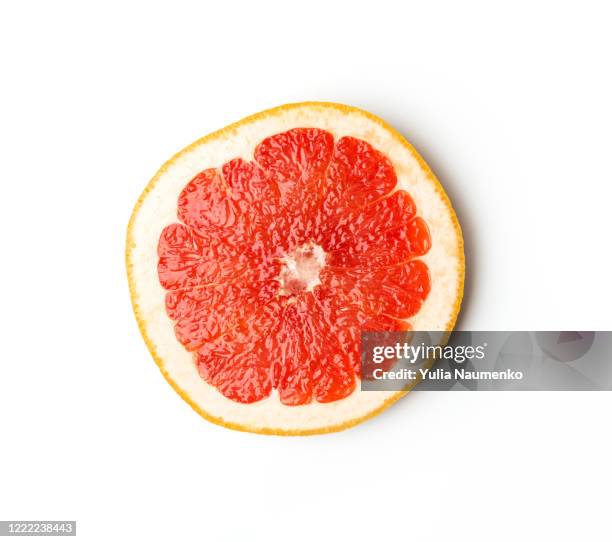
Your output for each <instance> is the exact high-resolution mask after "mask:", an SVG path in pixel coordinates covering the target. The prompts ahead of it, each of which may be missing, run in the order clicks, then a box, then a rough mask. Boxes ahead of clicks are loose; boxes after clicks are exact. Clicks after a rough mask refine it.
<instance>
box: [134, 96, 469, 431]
mask: <svg viewBox="0 0 612 542" xmlns="http://www.w3.org/2000/svg"><path fill="white" fill-rule="evenodd" d="M126 262H127V269H128V278H129V284H130V293H131V297H132V303H133V307H134V311H135V314H136V318H137V321H138V324H139V327H140V330H141V332H142V335H143V337H144V339H145V341H146V343H147V346H148V347H149V350H150V351H151V354H152V355H153V358H154V359H155V361H156V362H157V364H158V365H159V368H160V369H161V371H162V373H163V375H164V376H165V377H166V379H167V380H168V381H169V382H170V384H171V385H172V386H173V387H174V388H175V389H176V390H177V391H178V392H179V394H180V395H181V396H182V397H183V398H184V399H185V400H186V401H187V402H188V403H189V404H190V405H191V406H192V407H193V408H194V409H195V410H196V411H197V412H199V413H200V414H201V415H202V416H204V417H205V418H207V419H209V420H211V421H213V422H215V423H218V424H221V425H224V426H227V427H231V428H234V429H241V430H246V431H254V432H260V433H275V434H312V433H324V432H328V431H334V430H339V429H343V428H346V427H349V426H351V425H354V424H356V423H358V422H360V421H362V420H365V419H367V418H369V417H371V416H373V415H374V414H376V413H378V412H381V411H382V410H383V409H384V408H386V407H387V406H389V405H390V404H392V403H393V402H394V401H395V400H397V399H398V398H399V397H401V396H402V395H403V394H404V393H405V392H396V391H395V392H389V391H376V392H375V391H361V390H360V385H359V379H360V370H361V367H360V365H361V364H360V337H361V332H362V331H364V330H373V331H386V330H406V329H411V328H413V329H421V330H448V331H450V330H451V329H452V328H453V326H454V324H455V321H456V318H457V314H458V311H459V306H460V302H461V297H462V293H463V277H464V257H463V240H462V236H461V230H460V228H459V224H458V222H457V219H456V217H455V213H454V211H453V209H452V207H451V205H450V202H449V200H448V198H447V196H446V194H445V193H444V191H443V189H442V187H441V186H440V184H439V182H438V181H437V180H436V179H435V177H434V176H433V174H432V173H431V171H430V170H429V168H428V167H427V165H426V164H425V162H424V161H423V160H422V159H421V158H420V156H419V155H418V154H417V153H416V151H415V150H414V149H413V147H412V146H411V145H410V144H409V143H408V142H407V141H406V140H405V139H404V138H403V137H402V136H401V135H400V134H399V133H398V132H396V131H395V130H394V129H392V128H391V127H389V126H388V125H387V124H386V123H384V122H383V121H382V120H380V119H378V118H377V117H375V116H373V115H371V114H370V113H367V112H365V111H361V110H359V109H356V108H353V107H348V106H344V105H339V104H331V103H301V104H292V105H286V106H282V107H278V108H276V109H272V110H269V111H264V112H262V113H259V114H257V115H254V116H252V117H249V118H247V119H244V120H243V121H240V122H238V123H236V124H234V125H231V126H229V127H227V128H225V129H223V130H221V131H219V132H215V133H213V134H211V135H209V136H207V137H204V138H203V139H201V140H199V141H196V142H195V143H194V144H192V145H190V146H189V147H187V148H186V149H184V150H182V151H181V152H179V153H178V154H177V155H176V156H174V157H173V158H172V159H171V160H170V161H169V162H167V163H166V164H165V165H164V166H163V167H162V168H161V169H160V171H159V172H158V173H157V175H155V177H154V178H153V179H152V180H151V182H150V183H149V185H148V186H147V187H146V189H145V191H144V192H143V194H142V196H141V197H140V199H139V200H138V202H137V204H136V207H135V209H134V213H133V215H132V218H131V220H130V224H129V227H128V236H127V251H126Z"/></svg>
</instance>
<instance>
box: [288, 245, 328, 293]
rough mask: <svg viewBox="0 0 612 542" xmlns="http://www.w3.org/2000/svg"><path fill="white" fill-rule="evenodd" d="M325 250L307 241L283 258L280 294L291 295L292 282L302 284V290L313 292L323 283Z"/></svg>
mask: <svg viewBox="0 0 612 542" xmlns="http://www.w3.org/2000/svg"><path fill="white" fill-rule="evenodd" d="M325 257H326V254H325V251H324V250H323V249H322V248H321V247H320V246H319V245H317V244H316V243H307V244H305V245H303V246H301V247H298V248H297V249H296V250H295V251H294V252H293V253H291V254H286V255H285V256H284V257H283V258H282V268H281V272H280V275H279V283H280V289H279V294H280V295H291V294H292V288H291V283H292V282H294V281H295V282H298V283H299V284H300V288H299V290H300V291H303V292H312V291H313V290H314V289H315V287H316V286H318V285H319V284H321V278H320V276H319V273H320V272H321V269H323V267H324V266H325Z"/></svg>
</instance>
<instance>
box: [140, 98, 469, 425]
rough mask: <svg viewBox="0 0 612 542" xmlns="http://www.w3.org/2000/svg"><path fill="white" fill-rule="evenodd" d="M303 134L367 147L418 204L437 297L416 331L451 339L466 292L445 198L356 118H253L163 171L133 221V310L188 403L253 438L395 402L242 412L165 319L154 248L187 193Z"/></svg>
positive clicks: (296, 111)
mask: <svg viewBox="0 0 612 542" xmlns="http://www.w3.org/2000/svg"><path fill="white" fill-rule="evenodd" d="M298 127H314V128H321V129H324V130H327V131H329V132H330V133H331V134H332V135H333V136H334V138H335V140H336V141H337V140H338V139H339V138H341V137H343V136H353V137H357V138H360V139H364V140H365V141H367V142H369V143H370V144H371V145H373V146H374V147H375V148H376V149H378V150H379V151H381V152H383V153H384V154H386V156H387V157H388V158H389V159H390V160H391V162H392V164H393V166H394V168H395V172H396V174H397V177H398V186H397V189H402V190H406V191H407V192H408V193H409V194H410V195H411V196H412V198H413V200H414V202H415V204H416V207H417V212H418V214H419V215H420V216H421V217H423V219H424V220H425V222H426V223H427V225H428V226H429V230H430V234H431V238H432V247H431V249H430V251H429V252H428V253H427V254H426V255H425V256H423V257H422V258H421V259H422V260H423V261H424V262H425V263H426V264H427V266H428V268H429V272H430V276H431V291H430V293H429V295H428V297H427V299H426V300H425V302H424V304H423V306H422V308H421V310H420V311H419V313H418V314H417V315H416V316H415V317H414V318H412V319H410V320H409V322H410V323H411V325H412V326H413V328H414V329H421V330H432V331H433V330H446V329H448V328H449V326H452V320H453V319H454V311H455V308H456V303H457V300H458V296H460V290H461V286H462V277H463V264H462V254H461V251H460V249H458V247H461V246H462V243H461V240H460V238H459V233H458V231H457V229H456V228H455V225H454V223H453V217H452V215H451V213H450V211H449V209H448V206H447V204H446V202H445V201H444V198H443V195H442V194H441V193H439V192H438V191H437V190H436V186H435V185H434V183H433V182H432V181H431V178H430V177H429V176H428V173H427V171H425V170H424V169H423V168H422V166H421V164H420V163H419V161H418V159H417V158H416V157H415V156H414V155H413V154H412V153H411V152H410V150H409V149H408V148H407V147H406V146H404V145H403V144H401V142H400V141H399V140H398V139H397V138H396V137H394V136H393V134H392V132H390V131H389V130H387V129H386V128H384V126H382V125H380V124H378V123H377V122H375V121H374V120H372V119H371V118H369V117H368V116H366V115H365V114H363V113H361V112H359V111H342V110H339V109H335V108H331V107H325V106H322V105H314V104H304V105H301V106H297V107H292V108H288V109H285V110H282V111H280V112H277V113H274V114H272V115H268V116H264V117H259V118H256V119H254V120H252V121H250V122H248V123H245V124H242V125H240V126H238V127H236V128H235V129H234V130H232V131H231V132H229V133H228V132H225V133H223V134H222V135H221V136H220V137H217V138H213V139H211V140H209V141H206V142H204V143H202V144H199V145H196V146H194V147H193V148H191V149H190V150H189V151H187V152H184V153H183V154H181V155H180V156H179V157H178V158H177V159H176V160H175V161H174V162H172V163H171V164H169V165H168V166H164V168H163V171H162V172H161V174H160V175H159V177H158V179H157V182H156V183H155V184H154V185H153V186H152V188H151V189H150V191H149V193H148V194H147V196H146V197H145V198H144V200H143V201H142V205H141V207H140V209H139V211H138V212H137V214H136V215H135V217H134V219H133V224H132V237H131V240H132V243H133V244H132V245H131V246H129V247H128V265H131V273H132V288H133V296H134V303H135V308H136V310H137V313H138V314H139V316H140V319H141V321H142V325H143V326H144V329H143V331H144V333H145V334H146V336H147V337H148V339H149V341H150V343H151V344H152V345H154V348H155V354H156V355H157V357H158V358H159V360H161V368H162V370H163V371H165V372H166V373H167V375H168V376H169V377H170V378H171V380H172V381H173V382H174V383H175V385H176V386H177V387H178V388H179V390H180V391H181V392H182V393H183V395H186V396H188V397H189V398H190V400H191V401H192V402H193V403H194V404H195V405H196V406H197V407H199V408H200V409H201V410H202V411H204V412H206V413H208V414H209V415H210V416H212V417H214V418H218V419H220V420H221V421H223V422H224V423H227V424H231V425H236V426H241V427H244V428H249V429H252V430H255V431H257V430H274V431H287V432H291V431H316V430H317V429H321V428H328V427H333V426H338V425H342V424H345V423H347V422H348V421H350V420H354V419H360V418H363V417H365V416H367V415H368V414H369V413H371V412H373V411H376V410H378V409H379V408H380V407H381V406H382V405H383V404H384V403H386V402H387V401H388V400H389V399H391V398H392V397H393V396H396V395H397V393H398V392H383V391H380V392H373V391H367V392H362V391H360V389H359V383H357V386H356V389H355V391H354V392H353V393H352V394H351V395H350V396H349V397H347V398H345V399H343V400H340V401H336V402H333V403H317V402H312V403H310V404H308V405H302V406H286V405H283V404H282V403H281V402H280V401H279V399H278V393H277V392H276V390H274V391H273V393H272V395H271V396H270V397H268V398H266V399H264V400H262V401H259V402H257V403H251V404H241V403H237V402H235V401H232V400H230V399H227V398H226V397H224V396H223V395H222V394H221V393H219V392H218V391H217V389H216V388H215V387H213V386H211V385H209V384H207V383H206V382H205V381H204V380H203V379H202V378H201V377H200V376H199V374H198V371H197V369H196V366H195V364H194V362H193V355H192V353H189V352H187V351H186V350H185V348H184V347H183V346H182V345H181V344H180V343H179V342H178V340H177V339H176V336H175V334H174V323H173V322H172V320H170V318H168V316H167V315H166V311H165V305H164V296H165V294H166V291H165V290H164V289H163V288H162V287H161V285H160V283H159V278H158V275H157V260H158V256H157V244H158V240H159V235H160V233H161V231H162V229H163V228H164V227H165V226H167V225H169V224H172V223H175V222H178V219H177V216H176V214H177V200H178V196H179V194H180V192H181V190H182V189H183V188H184V187H185V185H186V184H187V183H188V182H189V181H190V180H191V179H192V178H193V177H194V176H195V175H196V174H197V173H199V172H200V171H202V170H204V169H207V168H210V167H220V166H222V165H223V164H224V163H225V162H227V161H228V160H231V159H234V158H238V157H240V158H243V159H245V160H252V158H253V151H254V149H255V147H256V146H257V144H258V143H259V142H261V140H263V139H264V138H266V137H269V136H271V135H274V134H277V133H280V132H284V131H286V130H289V129H291V128H298ZM317 278H318V276H317ZM311 279H312V281H313V282H315V281H316V278H314V277H310V278H308V280H311ZM311 286H312V287H314V286H315V284H312V285H311Z"/></svg>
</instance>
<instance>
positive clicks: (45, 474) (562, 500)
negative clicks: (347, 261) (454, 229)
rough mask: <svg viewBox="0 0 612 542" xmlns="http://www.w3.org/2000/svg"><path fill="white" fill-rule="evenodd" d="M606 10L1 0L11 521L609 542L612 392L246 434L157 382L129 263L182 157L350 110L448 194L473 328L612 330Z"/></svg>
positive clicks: (298, 535) (534, 397) (249, 534)
mask: <svg viewBox="0 0 612 542" xmlns="http://www.w3.org/2000/svg"><path fill="white" fill-rule="evenodd" d="M605 5H606V4H605V3H604V2H602V3H600V4H594V3H589V2H574V3H563V2H554V3H553V2H551V3H550V4H544V3H538V2H535V3H534V2H530V3H528V4H524V5H520V3H517V2H511V3H507V7H505V8H504V7H502V6H501V5H500V4H498V3H495V2H481V3H472V2H446V3H439V2H418V3H415V2H412V3H409V2H401V3H400V2H397V3H391V2H384V1H381V0H377V1H375V2H367V3H362V2H356V1H353V2H350V3H346V4H342V3H340V2H337V3H334V2H332V1H331V0H329V1H326V2H314V1H312V0H309V1H307V2H301V3H299V4H298V3H293V2H284V3H274V4H273V3H265V2H251V3H249V4H244V5H243V4H238V3H233V2H226V1H222V0H218V1H217V2H214V3H210V4H206V3H205V2H203V1H201V2H196V3H194V4H183V3H180V2H168V3H166V5H165V6H161V5H153V4H152V3H143V4H141V5H138V4H132V3H117V4H112V3H110V2H100V3H99V4H97V5H95V4H92V3H86V2H75V3H66V2H39V3H31V2H5V3H3V4H2V7H1V8H0V55H1V56H2V62H1V71H0V79H1V82H0V94H1V101H0V125H1V126H0V131H1V132H0V149H1V155H2V158H1V162H0V164H1V170H0V171H1V178H0V227H1V230H2V244H1V246H2V251H1V256H0V257H1V258H2V265H1V268H0V284H1V286H2V296H1V298H0V299H1V306H2V309H3V310H2V312H1V316H0V318H1V319H2V328H1V329H2V343H1V344H2V350H1V355H0V359H1V366H2V373H1V381H0V417H1V419H0V421H1V430H2V436H1V437H0V438H1V440H0V519H22V520H32V519H45V520H46V519H66V520H67V519H76V520H78V530H79V537H80V538H81V539H83V540H200V541H204V540H206V541H208V540H210V541H215V542H216V541H237V540H256V541H259V540H262V541H266V542H269V541H276V540H279V541H280V540H295V541H303V540H309V541H311V540H324V541H328V540H388V539H390V538H391V537H393V538H394V539H400V540H401V539H411V540H418V541H419V542H421V541H429V540H449V539H453V540H469V541H472V542H473V541H479V540H483V541H485V540H486V541H488V540H502V541H505V540H537V539H543V540H576V539H580V540H597V541H599V540H602V541H603V540H606V541H609V540H610V539H611V537H612V525H611V522H610V487H611V483H612V474H611V469H612V462H611V460H610V454H611V451H612V446H611V442H610V414H611V407H612V394H609V393H567V394H563V393H525V394H522V393H506V394H503V393H497V394H496V393H465V394H460V393H454V394H453V393H429V394H420V395H416V394H415V395H412V396H409V397H407V398H406V399H405V400H403V401H401V402H400V403H399V404H397V405H396V406H395V407H393V408H392V409H390V410H389V411H388V412H386V413H385V414H383V415H381V416H380V417H378V418H376V419H375V420H373V421H370V422H368V423H366V424H363V425H362V426H359V427H357V428H354V429H351V430H349V431H345V432H343V433H338V434H333V435H328V436H319V437H310V438H277V437H266V436H258V435H250V434H242V433H238V432H233V431H229V430H227V429H223V428H220V427H217V426H214V425H212V424H210V423H207V422H205V421H204V420H202V419H200V418H199V417H198V416H197V415H196V414H195V413H194V412H192V411H191V409H190V408H189V407H188V406H187V405H186V404H185V403H184V402H183V401H182V400H181V399H180V398H179V397H178V396H177V395H176V394H175V393H174V392H173V391H172V390H171V388H170V387H169V386H168V385H167V384H166V383H165V381H164V380H163V378H162V377H161V375H160V374H159V372H158V370H157V368H156V366H155V365H154V363H153V361H152V360H151V359H150V356H149V354H148V352H147V350H146V348H145V346H144V344H143V342H142V340H141V338H140V336H139V334H138V331H137V327H136V324H135V321H134V318H133V316H132V312H131V307H130V303H129V297H128V290H127V283H126V277H125V272H124V262H123V252H124V235H125V228H126V225H127V221H128V218H129V215H130V212H131V209H132V206H133V204H134V202H135V200H136V198H137V197H138V195H139V194H140V192H141V190H142V189H143V188H144V186H145V184H146V183H147V181H148V180H149V178H150V177H151V176H152V175H153V174H154V173H155V171H156V169H157V168H158V167H159V166H160V165H161V163H162V162H163V161H165V160H166V159H167V158H169V157H170V156H171V155H172V154H173V153H174V152H176V151H177V150H179V149H180V148H182V147H183V146H185V145H186V144H188V143H190V142H191V141H193V140H195V139H196V138H198V137H199V136H202V135H205V134H206V133H209V132H211V131H213V130H216V129H218V128H220V127H223V126H225V125H226V124H228V123H230V122H233V121H236V120H239V119H240V118H242V117H244V116H246V115H248V114H251V113H254V112H257V111H259V110H262V109H265V108H268V107H272V106H275V105H279V104H281V103H285V102H293V101H301V100H328V101H339V102H345V103H348V104H352V105H356V106H360V107H363V108H365V109H368V110H370V111H372V112H373V113H375V114H378V115H379V116H382V117H383V118H385V119H387V120H388V121H389V122H391V123H392V124H394V125H395V126H396V127H397V128H399V129H400V130H401V131H402V132H403V133H404V134H405V135H406V136H407V137H408V138H409V139H410V140H411V141H412V142H413V143H414V144H415V146H416V147H417V148H418V149H419V151H421V153H422V154H423V156H424V157H425V159H426V160H428V161H429V163H430V165H431V166H432V168H433V169H434V171H435V172H436V173H437V174H438V176H439V178H440V180H441V181H442V183H443V184H444V186H445V187H446V189H447V191H448V193H449V194H450V196H451V198H452V200H453V202H454V204H455V206H456V208H457V211H458V213H459V217H460V220H461V222H462V225H463V227H464V230H465V237H466V250H467V257H468V283H467V288H466V299H465V305H464V310H463V314H462V317H461V320H460V322H459V325H460V327H461V328H463V329H470V328H471V329H611V328H612V312H611V301H612V295H611V294H612V287H611V285H610V284H611V283H610V277H611V276H612V260H611V257H610V233H611V231H612V228H611V218H610V215H611V200H610V198H611V196H612V191H611V188H610V187H611V183H612V178H611V169H612V168H611V165H610V160H611V143H612V137H611V134H612V106H611V103H612V100H611V96H612V76H611V70H610V53H611V47H612V38H611V33H610V19H611V13H610V11H609V10H608V9H609V8H607V7H605ZM595 6H599V7H595ZM117 533H121V534H117Z"/></svg>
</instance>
